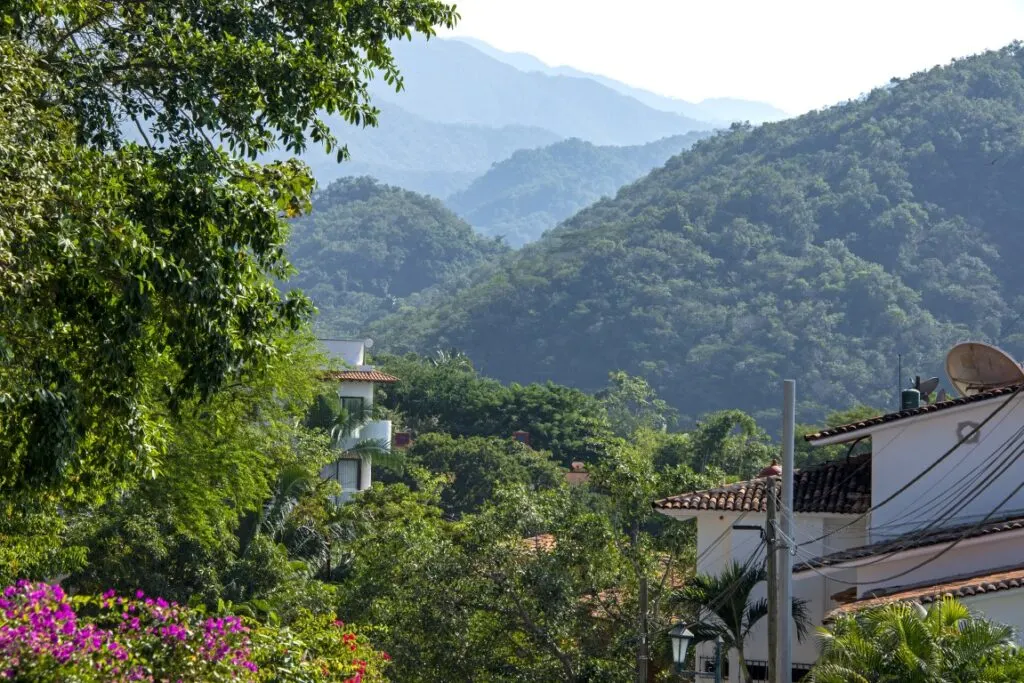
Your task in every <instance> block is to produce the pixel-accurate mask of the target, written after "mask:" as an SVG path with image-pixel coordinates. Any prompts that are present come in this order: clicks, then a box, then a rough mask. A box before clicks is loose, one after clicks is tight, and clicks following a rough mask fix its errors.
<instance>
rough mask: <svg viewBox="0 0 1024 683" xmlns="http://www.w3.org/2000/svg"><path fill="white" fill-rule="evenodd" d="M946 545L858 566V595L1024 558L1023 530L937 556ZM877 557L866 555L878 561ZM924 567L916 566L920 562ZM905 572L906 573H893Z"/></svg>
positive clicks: (961, 545)
mask: <svg viewBox="0 0 1024 683" xmlns="http://www.w3.org/2000/svg"><path fill="white" fill-rule="evenodd" d="M948 545H949V544H942V545H935V546H929V547H927V548H921V549H920V550H919V551H918V552H907V553H901V554H900V555H899V556H896V557H893V558H887V559H884V560H883V561H879V562H877V563H875V564H871V565H863V566H859V567H857V580H858V582H859V583H861V584H862V585H861V586H860V587H859V588H858V593H857V594H858V595H863V594H865V593H867V592H868V591H870V590H873V589H875V588H898V587H901V586H912V585H915V584H922V583H926V582H929V581H941V580H943V579H948V578H951V577H957V576H962V575H969V574H978V573H980V572H984V571H986V570H992V571H996V570H998V569H1003V568H1005V567H1014V566H1019V565H1020V563H1021V558H1024V531H1007V532H1003V533H999V534H994V535H991V536H982V537H978V538H972V539H967V540H965V541H962V542H961V543H959V544H957V545H956V546H955V547H954V548H953V549H952V550H949V551H947V552H945V553H943V554H942V555H941V556H940V555H939V554H940V553H942V551H943V550H945V549H946V548H947V547H948ZM879 558H886V556H884V555H883V556H879V557H876V558H869V559H870V560H877V559H879ZM926 560H927V563H926V564H924V566H921V567H917V565H919V564H921V563H922V562H925V561H926ZM904 572H908V573H907V574H906V575H905V576H899V577H897V576H896V574H902V573H904Z"/></svg>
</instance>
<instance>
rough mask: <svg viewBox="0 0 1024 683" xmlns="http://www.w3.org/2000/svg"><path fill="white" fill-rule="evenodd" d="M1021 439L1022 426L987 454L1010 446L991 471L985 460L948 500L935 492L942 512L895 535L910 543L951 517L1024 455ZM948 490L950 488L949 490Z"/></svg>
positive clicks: (885, 557) (873, 561)
mask: <svg viewBox="0 0 1024 683" xmlns="http://www.w3.org/2000/svg"><path fill="white" fill-rule="evenodd" d="M1022 442H1024V427H1022V428H1021V429H1019V430H1018V431H1017V432H1016V433H1014V435H1013V436H1011V437H1010V438H1008V439H1006V440H1005V441H1004V442H1003V443H1002V444H1001V445H1000V447H999V448H998V449H997V450H996V451H993V453H992V454H990V455H989V456H988V458H987V460H993V461H994V460H995V459H996V457H997V456H998V455H999V454H1000V453H1003V452H1005V451H1007V450H1009V449H1013V450H1010V451H1009V453H1008V454H1007V455H1006V456H1005V457H1003V458H1002V460H1001V461H1000V462H999V463H998V464H997V465H996V467H995V468H994V469H993V470H992V471H991V472H986V470H987V469H988V468H989V467H990V466H991V464H992V463H991V462H990V463H989V464H987V465H985V467H984V468H983V469H982V470H981V471H980V472H979V474H978V475H977V476H976V477H974V478H973V479H971V480H968V481H967V482H965V483H963V485H962V486H961V487H960V490H959V491H957V493H956V495H957V496H959V497H957V498H956V499H955V500H954V501H952V502H950V500H949V497H945V496H937V497H936V499H937V500H938V501H940V502H941V504H943V505H944V506H945V508H946V509H945V511H944V513H943V514H941V515H939V516H938V517H935V518H932V519H926V520H922V521H924V522H925V523H924V525H923V526H919V527H917V528H915V529H914V530H912V531H910V532H908V533H905V534H903V535H901V536H900V537H899V538H900V540H901V541H903V542H904V543H906V544H913V543H914V542H915V541H917V540H920V539H923V538H925V537H926V536H928V535H929V534H931V533H932V532H933V530H934V529H935V527H937V526H939V525H941V524H943V523H944V522H947V521H949V520H951V519H952V518H954V517H955V516H956V515H957V514H958V513H959V512H960V511H962V510H963V509H964V508H965V507H966V506H967V505H969V504H970V503H971V502H973V501H974V500H976V499H977V498H978V497H979V496H980V495H981V494H982V493H983V492H984V491H985V490H987V489H988V487H989V486H991V485H992V484H993V483H994V482H995V481H997V480H998V479H999V478H1000V477H1002V476H1003V475H1004V474H1005V473H1006V472H1007V471H1008V470H1009V469H1010V468H1011V467H1013V465H1014V464H1015V463H1016V462H1017V461H1018V460H1019V459H1020V457H1021V456H1022V455H1024V446H1022V445H1021V444H1022ZM978 479H981V481H980V482H979V481H978ZM950 493H953V492H952V491H950ZM886 526H888V525H882V526H879V527H873V528H872V531H873V532H875V531H877V530H879V529H883V528H886ZM780 533H781V532H780ZM787 542H789V543H792V544H793V546H792V547H799V546H800V545H806V543H804V544H799V543H797V542H796V541H795V540H794V539H789V538H787ZM899 552H902V550H901V549H900V548H896V549H894V550H893V551H892V552H890V553H883V554H880V555H878V556H876V557H875V558H873V559H871V560H869V561H866V562H862V563H861V564H860V566H871V565H874V564H878V563H880V562H884V561H886V560H888V559H889V558H890V557H892V556H893V555H895V554H897V553H899Z"/></svg>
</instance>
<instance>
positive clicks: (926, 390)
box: [914, 377, 939, 400]
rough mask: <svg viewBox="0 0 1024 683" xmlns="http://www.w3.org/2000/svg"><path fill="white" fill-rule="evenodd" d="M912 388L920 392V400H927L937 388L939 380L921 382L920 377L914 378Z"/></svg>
mask: <svg viewBox="0 0 1024 683" xmlns="http://www.w3.org/2000/svg"><path fill="white" fill-rule="evenodd" d="M914 388H915V389H917V390H918V392H920V394H921V399H922V400H927V398H928V397H929V396H931V395H932V392H933V391H935V390H936V389H938V388H939V378H938V377H932V378H931V379H925V380H922V379H921V378H920V377H915V378H914Z"/></svg>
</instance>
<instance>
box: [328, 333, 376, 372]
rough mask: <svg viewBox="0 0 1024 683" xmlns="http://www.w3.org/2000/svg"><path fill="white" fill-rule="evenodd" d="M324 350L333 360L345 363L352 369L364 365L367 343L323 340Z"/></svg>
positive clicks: (346, 340) (347, 340)
mask: <svg viewBox="0 0 1024 683" xmlns="http://www.w3.org/2000/svg"><path fill="white" fill-rule="evenodd" d="M321 343H322V344H323V345H324V350H326V351H327V355H328V356H330V357H331V358H337V359H339V360H343V361H345V363H346V364H348V365H351V366H352V367H359V366H360V365H362V364H363V354H364V351H365V346H366V343H365V342H364V341H362V340H360V341H353V340H349V339H322V340H321Z"/></svg>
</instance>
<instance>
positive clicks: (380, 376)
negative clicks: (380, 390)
mask: <svg viewBox="0 0 1024 683" xmlns="http://www.w3.org/2000/svg"><path fill="white" fill-rule="evenodd" d="M323 378H324V379H330V380H334V381H336V382H377V383H380V384H391V383H392V382H397V381H398V378H397V377H393V376H392V375H388V374H385V373H383V372H380V371H378V370H332V371H330V372H325V373H324V374H323Z"/></svg>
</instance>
